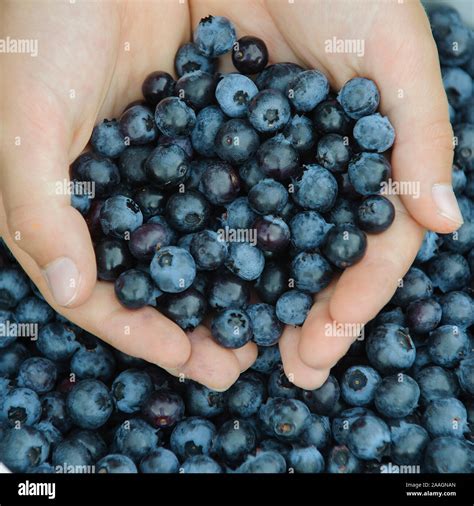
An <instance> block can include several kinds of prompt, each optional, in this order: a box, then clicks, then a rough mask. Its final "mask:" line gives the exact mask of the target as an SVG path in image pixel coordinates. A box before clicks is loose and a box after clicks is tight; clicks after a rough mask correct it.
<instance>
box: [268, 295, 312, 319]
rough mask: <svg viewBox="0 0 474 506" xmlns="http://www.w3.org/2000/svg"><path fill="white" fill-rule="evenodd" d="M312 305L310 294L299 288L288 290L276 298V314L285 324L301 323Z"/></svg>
mask: <svg viewBox="0 0 474 506" xmlns="http://www.w3.org/2000/svg"><path fill="white" fill-rule="evenodd" d="M312 305H313V299H312V298H311V296H310V295H308V294H307V293H304V292H301V291H299V290H290V291H288V292H285V293H284V294H282V295H281V297H279V299H278V300H277V303H276V315H277V317H278V319H279V320H280V321H281V322H283V323H286V324H287V325H303V323H304V321H305V320H306V316H307V315H308V313H309V310H310V309H311V306H312Z"/></svg>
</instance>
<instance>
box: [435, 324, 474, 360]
mask: <svg viewBox="0 0 474 506" xmlns="http://www.w3.org/2000/svg"><path fill="white" fill-rule="evenodd" d="M428 351H429V354H430V356H431V360H432V361H433V363H435V364H436V365H440V366H443V367H454V366H456V365H457V364H459V362H460V361H461V360H462V359H463V358H464V357H466V356H467V355H468V353H469V351H470V344H469V337H468V335H467V334H466V332H465V331H464V330H463V329H461V328H460V327H457V326H456V325H442V326H441V327H438V328H437V329H436V330H433V331H432V332H430V336H429V339H428Z"/></svg>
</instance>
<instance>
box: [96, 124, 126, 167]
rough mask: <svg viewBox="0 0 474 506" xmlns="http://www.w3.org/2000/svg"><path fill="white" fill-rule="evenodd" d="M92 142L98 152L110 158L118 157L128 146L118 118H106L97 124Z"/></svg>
mask: <svg viewBox="0 0 474 506" xmlns="http://www.w3.org/2000/svg"><path fill="white" fill-rule="evenodd" d="M90 143H91V146H92V148H93V149H94V151H95V152H96V153H98V154H99V155H102V156H107V157H109V158H117V157H118V156H120V154H121V153H122V152H123V151H124V150H125V148H126V144H125V139H124V136H123V134H122V132H121V129H120V125H119V123H118V122H117V120H107V119H105V120H104V121H103V122H102V123H99V124H98V125H96V126H95V127H94V129H93V130H92V135H91V140H90Z"/></svg>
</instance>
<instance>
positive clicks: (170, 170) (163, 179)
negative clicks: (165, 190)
mask: <svg viewBox="0 0 474 506" xmlns="http://www.w3.org/2000/svg"><path fill="white" fill-rule="evenodd" d="M145 170H146V174H147V176H148V179H149V181H150V182H151V183H152V184H154V185H156V186H158V187H169V186H176V185H178V184H179V183H181V182H182V181H184V179H185V178H186V176H187V173H188V170H189V159H188V157H187V155H186V153H185V152H184V151H183V150H182V149H181V148H180V147H179V146H177V145H172V144H168V145H161V146H158V147H157V148H155V149H154V150H153V151H152V152H151V153H150V155H149V156H148V158H147V159H146V161H145Z"/></svg>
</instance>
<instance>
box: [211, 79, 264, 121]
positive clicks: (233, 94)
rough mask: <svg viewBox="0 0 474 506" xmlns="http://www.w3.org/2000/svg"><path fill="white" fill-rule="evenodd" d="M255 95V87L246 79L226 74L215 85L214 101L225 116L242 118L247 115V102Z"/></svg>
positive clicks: (256, 91)
mask: <svg viewBox="0 0 474 506" xmlns="http://www.w3.org/2000/svg"><path fill="white" fill-rule="evenodd" d="M257 93H258V88H257V86H256V85H255V84H254V82H253V81H252V80H251V79H249V78H248V77H246V76H243V75H241V74H227V75H226V76H225V77H223V78H222V79H221V80H220V81H219V84H218V85H217V88H216V99H217V102H218V103H219V105H220V107H221V109H222V111H223V112H224V113H225V114H227V116H230V117H231V118H243V117H245V116H246V115H247V107H248V104H249V102H250V101H251V100H252V98H253V97H254V96H255V95H257ZM254 126H255V125H254Z"/></svg>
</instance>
